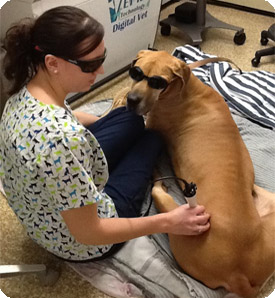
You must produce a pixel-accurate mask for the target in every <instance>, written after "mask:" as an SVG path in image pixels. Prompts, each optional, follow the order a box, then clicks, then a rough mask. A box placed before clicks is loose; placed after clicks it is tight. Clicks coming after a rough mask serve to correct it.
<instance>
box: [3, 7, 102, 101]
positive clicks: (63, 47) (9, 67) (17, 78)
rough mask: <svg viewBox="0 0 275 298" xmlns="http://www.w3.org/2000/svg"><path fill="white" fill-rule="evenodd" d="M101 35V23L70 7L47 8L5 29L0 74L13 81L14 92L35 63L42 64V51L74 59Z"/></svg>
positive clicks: (87, 49) (26, 77)
mask: <svg viewBox="0 0 275 298" xmlns="http://www.w3.org/2000/svg"><path fill="white" fill-rule="evenodd" d="M103 36H104V29H103V26H102V25H101V24H100V23H99V22H98V21H96V20H95V19H94V18H92V17H91V16H90V15H88V14H87V13H86V12H85V11H83V10H81V9H79V8H77V7H73V6H59V7H56V8H53V9H50V10H48V11H46V12H44V13H43V14H42V15H41V16H40V17H39V18H38V19H36V20H34V19H30V18H26V19H23V20H22V21H20V22H19V23H18V24H15V25H14V26H12V27H11V28H10V29H9V30H8V31H7V33H6V37H5V39H4V49H5V50H6V55H5V58H4V74H5V76H6V77H7V79H8V80H12V81H13V85H12V88H11V90H10V91H9V94H10V95H11V94H14V93H16V92H18V91H19V90H20V89H21V88H22V87H23V86H24V85H25V84H26V83H27V82H28V81H29V80H30V79H31V78H32V77H33V76H34V74H35V73H36V72H37V69H38V66H39V65H42V67H44V58H45V55H46V54H52V55H55V56H60V57H66V58H71V59H78V58H80V57H83V56H85V55H87V54H88V53H90V52H91V51H93V50H94V49H95V48H96V47H97V46H98V45H99V44H100V42H101V41H102V39H103ZM83 41H85V43H83Z"/></svg>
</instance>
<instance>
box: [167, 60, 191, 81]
mask: <svg viewBox="0 0 275 298" xmlns="http://www.w3.org/2000/svg"><path fill="white" fill-rule="evenodd" d="M172 71H173V73H174V74H175V75H176V76H177V77H180V78H181V79H182V80H183V83H184V85H186V84H187V82H188V80H189V78H190V74H191V70H190V68H189V67H188V66H187V65H186V63H185V62H183V61H181V60H179V61H178V63H177V66H176V67H175V68H173V70H172Z"/></svg>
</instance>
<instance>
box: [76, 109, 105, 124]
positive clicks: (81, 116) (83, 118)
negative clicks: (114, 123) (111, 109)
mask: <svg viewBox="0 0 275 298" xmlns="http://www.w3.org/2000/svg"><path fill="white" fill-rule="evenodd" d="M73 114H74V115H75V117H76V118H77V120H78V121H79V122H80V123H81V124H82V125H83V126H89V125H91V124H92V123H94V122H96V121H97V120H98V119H99V117H98V116H95V115H92V114H88V113H85V112H81V111H73Z"/></svg>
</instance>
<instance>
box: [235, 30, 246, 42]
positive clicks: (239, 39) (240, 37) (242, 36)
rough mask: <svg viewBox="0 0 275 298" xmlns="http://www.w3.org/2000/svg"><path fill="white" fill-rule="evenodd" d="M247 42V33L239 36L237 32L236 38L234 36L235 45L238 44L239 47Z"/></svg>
mask: <svg viewBox="0 0 275 298" xmlns="http://www.w3.org/2000/svg"><path fill="white" fill-rule="evenodd" d="M245 40H246V35H245V33H241V34H239V33H238V32H237V33H236V34H235V36H234V42H235V44H237V45H242V44H244V42H245Z"/></svg>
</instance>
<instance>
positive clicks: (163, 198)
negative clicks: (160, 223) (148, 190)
mask: <svg viewBox="0 0 275 298" xmlns="http://www.w3.org/2000/svg"><path fill="white" fill-rule="evenodd" d="M152 197H153V199H154V202H155V206H156V208H157V209H158V211H159V212H161V213H163V212H169V211H171V210H173V209H175V208H177V207H178V206H179V205H178V204H177V203H176V202H175V201H174V199H173V198H172V196H170V195H169V194H168V193H167V190H166V188H165V186H164V185H163V183H162V182H161V181H156V182H155V183H154V186H153V189H152Z"/></svg>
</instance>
